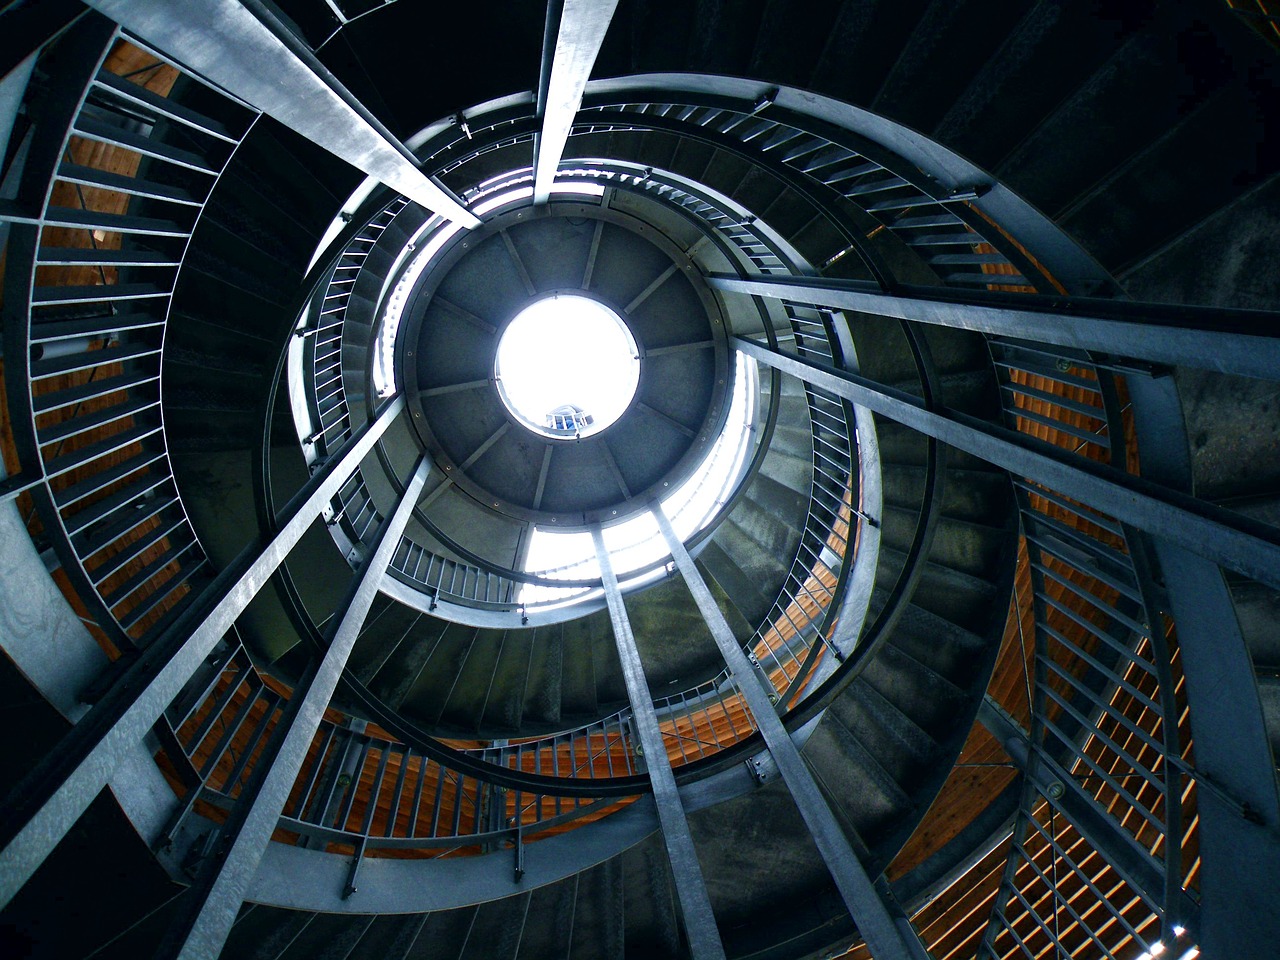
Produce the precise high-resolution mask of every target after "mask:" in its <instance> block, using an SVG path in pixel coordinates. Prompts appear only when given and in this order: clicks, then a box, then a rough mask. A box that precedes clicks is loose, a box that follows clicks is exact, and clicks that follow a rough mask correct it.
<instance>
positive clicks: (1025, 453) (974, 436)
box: [732, 337, 1280, 589]
mask: <svg viewBox="0 0 1280 960" xmlns="http://www.w3.org/2000/svg"><path fill="white" fill-rule="evenodd" d="M732 343H733V346H734V347H736V348H737V349H739V350H741V351H742V352H743V353H745V354H746V355H747V356H749V357H752V358H754V359H756V360H758V361H760V362H761V363H765V364H768V365H769V366H771V367H774V368H776V369H778V370H781V371H782V372H783V373H789V374H791V375H792V376H795V377H799V378H800V379H801V380H804V381H805V382H806V383H812V384H815V385H816V386H820V387H822V388H823V389H826V390H829V391H831V392H832V393H834V394H835V395H836V396H838V397H842V398H843V399H845V400H848V401H850V402H851V403H855V404H859V405H861V406H864V407H866V408H867V409H868V410H870V411H872V412H873V413H878V414H880V415H881V416H885V417H888V418H889V419H890V420H896V421H897V422H898V423H901V424H903V425H904V426H908V427H911V428H912V429H913V430H918V431H919V432H921V433H923V434H925V435H926V436H930V437H934V438H936V439H938V440H941V441H942V442H943V443H946V444H949V445H951V446H953V447H955V448H956V449H958V450H963V451H964V452H965V453H971V454H973V455H974V456H975V457H980V458H981V459H983V460H985V461H987V462H988V463H993V464H995V465H996V466H997V467H1000V468H1002V469H1004V470H1008V471H1009V472H1010V473H1012V474H1014V475H1015V476H1019V477H1026V478H1027V479H1028V480H1031V481H1033V482H1035V483H1039V484H1044V485H1045V486H1046V487H1048V488H1050V489H1052V490H1056V491H1057V492H1059V493H1061V494H1065V495H1066V496H1068V497H1071V498H1073V499H1075V500H1078V501H1080V502H1081V503H1084V504H1087V505H1088V506H1090V507H1093V508H1095V509H1097V510H1101V511H1102V512H1103V513H1106V514H1109V515H1110V516H1112V517H1115V518H1116V519H1117V520H1119V521H1121V522H1122V523H1127V524H1130V525H1132V526H1134V527H1137V528H1138V529H1139V530H1144V531H1146V532H1147V533H1151V534H1154V535H1156V536H1159V537H1163V538H1165V539H1166V540H1168V541H1169V542H1171V543H1176V544H1177V545H1178V546H1180V547H1185V548H1186V549H1187V550H1190V551H1191V552H1192V553H1194V554H1197V555H1198V556H1201V557H1205V558H1206V559H1209V560H1212V561H1213V562H1214V563H1217V564H1219V565H1220V566H1223V567H1226V568H1228V569H1230V570H1234V571H1236V572H1237V573H1242V574H1244V575H1245V576H1246V577H1249V578H1250V579H1251V580H1258V581H1260V582H1262V583H1265V584H1267V585H1268V586H1271V587H1275V588H1276V589H1280V531H1278V530H1277V529H1276V528H1275V527H1271V526H1268V525H1267V524H1265V523H1261V522H1259V521H1257V520H1254V519H1252V518H1250V517H1247V516H1244V515H1243V514H1237V513H1233V512H1232V511H1230V510H1226V509H1223V508H1222V507H1219V506H1216V505H1215V504H1212V503H1209V502H1207V501H1205V500H1199V499H1197V498H1195V497H1193V496H1190V495H1188V494H1185V493H1181V492H1180V491H1177V490H1171V489H1170V488H1168V487H1166V486H1162V485H1161V484H1158V483H1153V482H1151V481H1150V480H1146V479H1144V478H1142V477H1139V476H1135V475H1133V474H1131V473H1125V472H1124V471H1122V470H1117V469H1116V468H1115V467H1112V466H1109V465H1107V464H1103V463H1098V462H1096V461H1093V460H1086V459H1084V458H1083V457H1080V456H1076V455H1075V454H1072V453H1070V452H1069V451H1067V450H1063V449H1060V448H1058V447H1054V446H1051V445H1050V444H1047V443H1044V442H1042V441H1039V440H1036V439H1034V438H1032V437H1028V436H1026V435H1025V434H1020V433H1018V432H1017V431H1015V430H1010V429H1009V428H1007V427H1002V426H999V425H997V424H994V423H988V422H987V421H985V420H979V419H978V418H976V417H971V416H968V415H966V414H963V413H959V412H956V411H954V410H942V411H938V412H933V411H929V410H926V409H924V405H923V403H922V401H921V400H920V399H919V398H918V397H915V396H912V395H911V394H908V393H904V392H903V391H901V390H895V389H894V388H893V387H887V386H885V385H884V384H882V383H877V382H876V381H874V380H869V379H867V378H866V377H861V376H858V375H857V374H852V373H845V372H844V371H842V370H837V369H836V368H834V367H829V366H827V365H825V364H818V363H814V362H812V361H809V360H802V359H800V358H799V357H794V356H791V355H789V354H784V353H780V352H778V351H775V350H771V349H770V348H769V347H767V346H765V345H764V344H761V343H756V342H755V341H753V340H746V339H744V338H742V337H734V338H733V341H732Z"/></svg>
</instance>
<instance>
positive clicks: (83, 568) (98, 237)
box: [5, 14, 256, 655]
mask: <svg viewBox="0 0 1280 960" xmlns="http://www.w3.org/2000/svg"><path fill="white" fill-rule="evenodd" d="M118 42H119V43H131V44H132V45H133V46H134V47H135V48H139V49H142V48H141V47H140V46H139V45H138V44H136V43H134V42H133V41H131V40H129V38H127V37H125V36H124V35H122V34H121V33H120V31H119V29H118V28H117V27H116V26H115V25H114V24H111V23H110V22H109V21H106V20H105V19H103V18H101V17H99V16H98V15H96V14H90V15H88V16H85V17H84V18H82V19H81V20H80V21H79V22H78V23H77V24H76V25H75V26H74V27H72V28H71V29H70V30H69V31H68V33H67V34H66V36H65V37H63V38H62V39H61V40H59V41H58V45H59V47H63V46H64V45H71V46H73V47H75V48H76V50H77V51H78V52H79V56H78V57H68V58H67V59H68V60H69V61H75V62H78V63H80V64H82V65H83V69H84V71H85V72H84V73H83V74H75V73H66V72H65V71H63V72H61V73H60V74H59V77H60V81H59V82H62V83H65V84H67V89H66V91H64V93H65V96H61V97H57V98H54V100H56V101H57V102H58V103H59V105H60V106H59V108H58V109H56V110H46V111H42V114H41V121H40V123H38V124H37V137H36V139H35V141H34V142H33V148H32V151H31V153H30V156H29V159H28V161H27V165H26V168H25V169H24V171H23V186H22V190H21V195H22V196H23V197H24V198H25V202H28V203H31V204H32V206H31V208H29V209H28V210H27V211H26V213H25V214H20V215H19V216H17V217H16V218H13V219H14V220H15V223H14V229H13V231H12V235H11V238H10V242H9V253H8V269H7V278H8V279H7V293H8V295H7V296H6V300H7V301H8V302H10V303H11V304H18V303H25V304H27V306H28V309H27V310H26V311H25V312H26V316H27V323H26V324H25V325H19V324H16V323H15V324H8V325H7V326H6V331H5V336H6V351H5V355H6V358H7V364H6V379H7V381H8V390H9V397H10V401H11V407H12V410H13V413H14V415H13V417H12V418H11V422H12V423H13V425H14V429H15V438H16V440H17V442H18V446H19V447H20V457H21V459H22V461H23V463H24V465H25V470H26V471H27V472H29V473H36V474H38V478H39V482H37V483H35V484H33V485H31V486H30V487H28V492H29V493H30V495H31V497H32V498H33V500H34V501H35V505H36V508H37V510H38V512H39V515H40V518H41V521H42V524H43V529H44V532H45V534H46V535H48V536H49V537H50V539H51V540H52V542H53V546H54V548H55V550H56V552H57V553H58V556H59V559H60V560H61V562H62V565H63V568H64V570H65V571H66V572H67V575H68V578H69V580H70V585H71V587H72V589H73V590H74V591H75V593H76V594H77V595H78V596H79V597H80V599H81V600H82V601H83V602H85V603H86V604H87V605H88V606H89V608H90V610H91V611H92V612H93V613H94V614H95V617H94V619H95V621H96V626H97V628H98V631H99V632H100V633H101V634H102V636H100V638H99V639H100V640H101V641H104V642H105V643H106V644H107V645H109V647H110V648H111V649H112V651H113V652H114V653H115V654H116V655H120V654H126V653H131V652H133V651H135V650H137V649H140V648H142V647H144V646H146V645H147V643H149V642H150V640H151V639H153V638H154V637H156V636H157V635H158V634H159V633H160V632H162V631H163V630H164V629H165V628H166V627H167V626H168V625H169V624H170V623H172V622H173V619H174V618H175V617H176V616H177V615H178V614H179V613H180V612H181V610H182V608H183V607H184V606H185V605H186V604H187V603H189V602H190V600H191V598H192V597H193V596H194V595H195V592H196V591H193V586H194V585H197V584H200V583H202V582H203V581H204V580H205V579H207V578H208V576H209V575H210V570H209V564H208V559H207V557H206V556H205V554H204V551H203V549H202V548H201V546H200V544H199V541H198V539H197V537H196V534H195V531H194V530H193V528H192V527H191V524H190V521H189V519H188V517H187V514H186V509H185V507H184V505H183V503H182V501H181V498H180V497H179V494H178V491H177V489H176V485H175V482H174V478H173V472H172V465H171V463H170V460H169V453H168V447H167V440H166V437H165V431H164V416H163V411H162V406H161V396H162V384H161V359H162V355H164V347H165V322H166V318H167V314H168V310H169V304H170V302H171V299H172V294H173V291H174V289H175V286H176V284H177V282H178V279H179V276H180V271H181V267H182V264H183V261H184V256H185V251H186V248H187V245H188V243H189V241H190V238H191V236H192V234H193V232H194V231H195V229H196V227H197V225H198V224H199V223H200V219H201V217H202V215H203V211H204V207H205V203H206V202H207V200H208V198H209V196H210V194H211V193H212V190H213V188H214V186H215V185H216V183H217V182H218V180H219V178H220V176H221V173H222V170H223V169H225V166H226V164H227V163H228V162H229V161H230V158H231V157H232V156H233V155H234V153H235V151H236V149H237V148H238V146H239V144H240V142H241V141H242V139H243V137H244V134H245V133H246V132H247V130H248V129H249V128H250V127H251V126H252V123H253V120H254V119H255V118H256V115H254V114H252V113H251V112H250V111H247V110H244V109H243V108H242V107H239V106H236V107H234V108H233V109H234V110H235V111H237V114H236V115H237V117H238V122H239V123H240V126H239V128H238V130H236V131H232V130H229V129H228V128H227V127H226V126H224V125H223V123H222V122H220V121H218V120H215V119H212V118H210V117H201V116H199V115H198V114H195V113H194V112H192V111H190V110H188V109H186V108H184V107H182V105H181V104H175V105H170V103H169V102H168V90H164V91H161V92H157V91H154V90H151V89H149V88H147V87H145V86H143V85H140V84H138V83H136V82H134V81H131V80H130V79H129V78H127V77H125V76H122V75H121V74H119V73H116V72H113V71H112V70H110V69H109V63H110V61H109V55H111V54H112V51H113V50H115V49H117V43H118ZM146 52H147V53H148V55H154V54H153V52H152V51H150V50H147V51H146ZM156 59H157V63H156V66H161V65H163V66H165V67H166V68H167V69H168V70H169V71H170V72H171V75H172V78H173V79H174V80H176V79H178V78H183V77H185V78H189V79H191V81H192V82H196V81H197V80H198V78H195V77H193V76H192V75H191V74H187V73H185V72H184V71H182V70H181V68H180V67H178V66H176V65H174V64H171V63H169V62H168V61H166V60H164V58H161V57H157V58H156ZM93 144H97V145H100V146H101V147H102V148H103V149H100V150H91V149H88V146H90V145H93ZM157 168H164V169H175V168H178V169H181V170H184V171H187V172H188V174H189V176H188V179H189V181H190V183H189V185H188V186H185V187H181V188H179V187H175V186H166V185H165V182H163V181H165V177H163V176H159V177H157V178H156V179H155V181H152V180H151V179H149V174H150V173H151V172H154V171H155V170H156V169H157ZM86 189H88V195H86ZM36 197H39V198H40V199H39V200H35V199H34V198H36ZM130 211H132V212H130ZM142 214H146V215H145V216H144V215H142ZM6 219H10V216H9V215H8V213H7V212H6ZM139 238H141V239H142V240H145V241H146V244H145V245H144V244H143V243H140V242H139Z"/></svg>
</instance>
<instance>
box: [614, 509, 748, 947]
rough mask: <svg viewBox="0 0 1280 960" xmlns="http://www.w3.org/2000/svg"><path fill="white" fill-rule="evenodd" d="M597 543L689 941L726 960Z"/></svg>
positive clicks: (617, 595) (640, 670)
mask: <svg viewBox="0 0 1280 960" xmlns="http://www.w3.org/2000/svg"><path fill="white" fill-rule="evenodd" d="M591 538H592V540H593V541H594V542H595V547H596V559H597V560H599V562H600V579H601V581H602V582H603V585H604V594H605V599H606V600H607V601H608V604H609V620H610V622H611V623H612V624H613V639H614V642H615V643H616V644H617V647H618V659H619V660H621V661H622V677H623V680H624V682H625V683H626V687H627V697H628V699H629V700H630V701H631V715H632V716H631V723H632V726H633V728H634V729H635V733H636V736H637V737H638V738H639V740H640V746H641V748H642V749H643V750H644V760H645V764H646V765H647V766H648V768H649V779H650V781H651V782H652V783H653V799H654V802H655V803H656V805H657V808H658V822H659V823H660V824H661V825H662V840H663V842H664V843H665V844H666V847H667V857H668V858H669V859H670V861H671V875H672V877H673V878H674V880H675V885H676V896H677V897H678V898H679V900H680V910H681V913H682V914H683V916H684V930H685V934H686V936H687V937H688V939H689V953H690V955H691V956H692V957H693V958H694V960H724V955H725V953H724V945H723V944H722V943H721V942H720V930H719V928H718V927H717V926H716V918H715V914H714V913H713V912H712V910H711V900H710V898H709V897H708V896H707V885H706V882H705V881H704V880H703V878H702V867H701V865H700V864H699V863H698V853H697V851H696V850H695V849H694V847H693V836H692V834H690V833H689V821H688V820H687V819H686V818H685V814H684V805H683V804H682V803H681V801H680V791H679V789H678V788H677V787H676V778H675V775H674V774H673V773H672V772H671V762H670V761H669V760H668V759H667V748H666V745H665V744H663V742H662V731H661V730H660V729H659V728H658V715H657V713H656V712H654V709H653V695H652V694H651V693H650V692H649V682H648V680H646V679H645V675H644V664H643V663H641V662H640V651H639V650H638V649H637V648H636V639H635V637H634V636H633V635H632V633H631V621H630V620H629V619H628V618H627V610H626V607H625V606H624V605H623V602H622V591H621V590H620V589H619V588H618V578H617V576H615V574H614V572H613V561H612V560H611V559H610V557H609V551H608V549H607V548H606V547H605V545H604V534H602V533H601V532H600V527H599V526H598V525H597V526H593V527H592V528H591Z"/></svg>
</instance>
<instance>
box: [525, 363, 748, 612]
mask: <svg viewBox="0 0 1280 960" xmlns="http://www.w3.org/2000/svg"><path fill="white" fill-rule="evenodd" d="M734 356H735V361H734V362H735V370H734V380H733V397H732V400H731V401H730V404H729V415H728V417H726V418H725V425H724V429H723V430H722V431H721V433H720V436H719V437H717V438H716V442H715V443H714V444H713V445H712V448H711V450H710V452H709V453H708V454H707V457H706V459H704V460H703V461H702V463H701V465H700V466H699V467H698V468H697V469H696V470H695V471H694V472H693V474H692V475H691V476H690V477H689V478H688V479H687V480H686V481H685V482H684V483H682V484H681V485H680V486H679V487H677V488H675V489H674V490H672V491H671V492H670V493H669V494H667V495H666V496H664V497H663V498H662V501H661V502H662V509H663V512H665V513H666V515H667V517H668V519H669V520H670V521H671V526H672V528H673V529H674V530H675V532H676V536H678V537H679V538H680V539H681V540H688V539H689V538H690V537H692V536H693V535H694V534H695V533H697V532H698V531H699V530H701V529H702V528H703V527H705V526H706V525H707V524H708V523H710V522H711V520H712V519H713V518H714V517H715V515H716V513H717V512H718V511H719V510H720V508H721V507H723V506H724V504H725V502H726V501H727V500H728V498H729V497H730V496H731V495H732V493H733V490H734V488H735V487H736V486H737V485H738V480H739V479H740V477H741V476H742V472H743V470H745V468H746V458H747V454H748V453H749V452H750V449H751V438H752V436H753V435H754V432H755V414H756V405H755V398H756V395H757V392H758V390H759V382H758V377H759V372H758V369H757V366H756V362H755V361H754V360H752V359H750V358H749V357H747V356H745V355H744V354H742V353H735V355H734ZM602 533H603V534H604V542H605V546H606V547H607V548H608V550H609V556H610V558H611V560H612V562H613V568H614V572H615V573H616V574H617V575H618V578H619V579H620V580H622V581H624V583H625V584H626V585H627V586H634V585H638V584H640V583H643V582H645V581H646V580H652V579H655V578H657V577H661V576H663V575H664V573H665V571H664V569H663V568H662V567H658V568H657V569H656V570H653V571H651V572H650V573H648V574H647V575H645V576H643V577H634V578H630V579H628V577H627V574H628V573H630V572H631V571H633V570H639V569H640V568H642V567H645V566H648V565H649V564H651V563H653V562H655V561H658V560H662V559H663V558H665V557H667V556H669V555H670V553H669V551H668V550H667V544H666V540H665V539H663V537H662V534H661V533H660V532H659V530H658V522H657V520H655V519H654V517H653V515H652V514H651V513H642V514H639V515H637V516H634V517H632V518H631V519H629V520H626V521H624V522H623V523H618V524H614V525H613V526H609V527H605V528H604V529H603V531H602ZM525 569H526V570H528V571H530V572H534V573H538V574H540V575H542V576H545V577H548V578H550V579H564V580H590V579H593V578H595V577H598V576H600V565H599V563H598V562H597V561H596V555H595V546H594V544H593V542H592V539H591V534H589V533H580V532H575V533H565V532H562V531H559V530H556V529H555V528H554V527H550V526H538V527H537V528H535V530H534V533H533V537H532V539H531V540H530V542H529V554H528V559H527V560H526V562H525ZM589 592H590V591H588V590H586V589H585V588H582V587H545V586H535V585H532V584H528V585H525V586H524V587H523V588H522V590H521V593H520V600H521V602H522V603H528V604H534V603H536V604H547V605H549V606H550V605H555V604H558V603H568V602H572V601H576V600H579V599H581V598H582V597H584V596H586V595H587V594H588V593H589Z"/></svg>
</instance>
